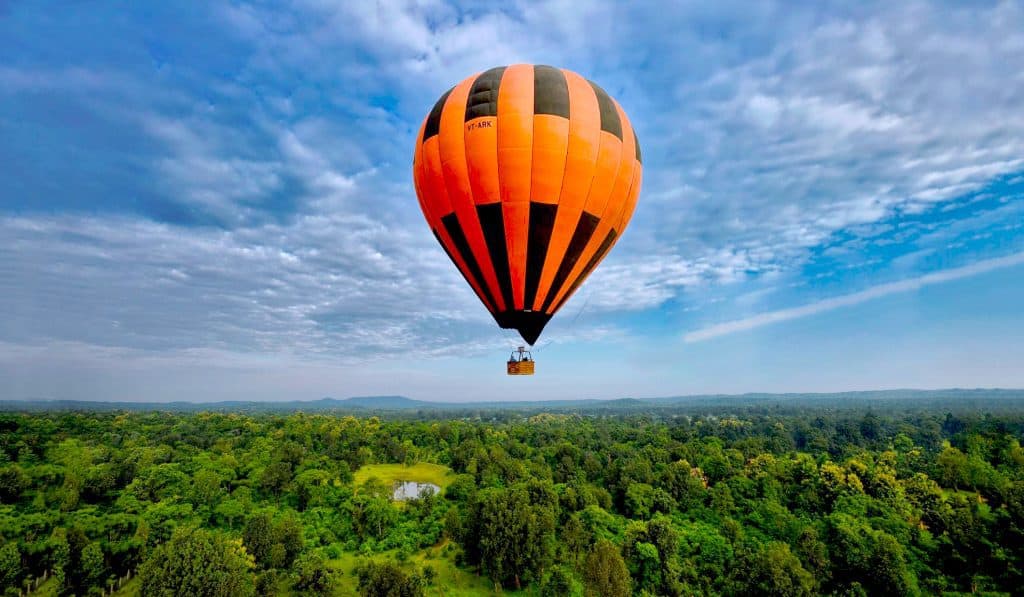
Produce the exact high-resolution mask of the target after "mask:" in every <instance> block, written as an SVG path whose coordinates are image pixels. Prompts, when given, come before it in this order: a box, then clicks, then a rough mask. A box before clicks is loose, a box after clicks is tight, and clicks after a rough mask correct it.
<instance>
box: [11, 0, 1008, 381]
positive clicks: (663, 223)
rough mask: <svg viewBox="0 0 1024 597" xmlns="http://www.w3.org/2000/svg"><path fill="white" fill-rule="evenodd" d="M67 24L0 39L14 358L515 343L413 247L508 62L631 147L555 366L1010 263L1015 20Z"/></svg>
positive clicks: (68, 18)
mask: <svg viewBox="0 0 1024 597" xmlns="http://www.w3.org/2000/svg"><path fill="white" fill-rule="evenodd" d="M65 8H66V10H63V9H62V11H61V12H60V13H59V14H58V13H53V12H52V11H48V10H44V9H40V8H38V7H32V6H28V5H26V4H17V5H15V6H13V7H12V8H11V9H10V11H9V14H7V15H6V16H5V19H4V20H3V21H2V22H0V36H2V37H3V38H5V39H8V40H10V41H11V44H10V46H9V47H11V48H18V49H17V50H15V51H13V52H11V53H8V54H7V55H6V56H5V57H2V58H0V291H2V293H0V310H2V311H3V312H4V313H5V317H4V318H3V319H2V320H0V340H3V341H6V342H8V343H10V344H11V345H24V346H36V347H39V346H46V345H47V344H48V343H80V344H82V345H88V346H97V347H107V348H110V349H118V350H128V351H138V354H139V355H141V356H140V358H143V357H146V355H152V354H154V353H159V352H160V351H204V350H213V351H224V352H225V353H232V354H287V355H294V357H295V358H296V359H297V360H299V361H301V360H302V359H304V358H308V359H317V358H331V359H341V360H352V361H353V362H355V361H362V360H377V361H379V360H387V359H392V358H396V357H398V356H400V355H410V354H427V355H435V356H436V355H444V354H451V353H459V354H465V353H466V352H467V351H468V352H470V353H474V352H486V351H488V350H490V349H491V348H493V347H494V346H495V345H499V346H502V347H503V346H504V345H505V344H507V343H508V342H510V341H512V339H509V338H508V335H507V334H505V333H504V332H501V331H496V329H495V326H494V325H493V322H492V321H491V320H490V319H489V316H488V315H487V314H486V312H485V311H484V310H483V308H482V307H481V306H479V304H478V303H477V301H476V299H475V297H474V296H473V295H472V293H471V292H470V291H469V290H468V288H467V287H466V285H465V283H464V282H463V281H462V280H461V278H460V277H459V276H458V274H457V273H456V272H455V271H454V268H452V267H451V266H450V264H448V263H447V260H446V258H445V257H444V255H443V253H442V252H441V250H440V249H439V248H438V247H437V246H436V244H435V243H434V241H433V239H432V237H431V236H430V234H429V231H427V229H426V227H425V225H424V224H423V222H422V217H421V215H420V214H419V212H418V208H417V206H416V201H415V198H414V194H413V190H412V187H411V175H410V173H409V162H410V160H411V145H412V142H413V138H414V135H415V132H416V130H417V128H418V126H419V123H420V120H421V119H422V118H423V116H424V115H425V113H426V111H427V110H428V109H429V107H430V105H432V103H433V101H434V99H435V98H436V97H437V95H439V94H440V93H441V92H442V91H444V90H445V89H447V88H448V87H449V86H450V85H451V84H453V83H454V82H456V81H458V80H461V79H462V78H464V77H465V76H467V75H468V74H470V73H472V72H475V71H480V70H483V69H486V68H488V67H490V66H493V65H496V64H508V63H514V62H520V61H523V62H537V63H550V64H557V65H560V66H565V67H567V68H572V69H574V70H577V71H579V72H582V73H584V74H586V75H587V76H588V77H590V78H592V79H594V80H596V81H598V82H600V83H601V84H602V85H603V86H604V87H605V88H606V89H608V90H609V91H610V92H611V93H612V95H614V96H615V97H616V98H617V99H618V100H619V101H620V102H621V103H622V104H623V106H624V107H625V109H626V110H627V111H628V112H629V113H630V115H631V119H632V120H633V122H634V123H635V125H636V126H637V129H638V132H639V136H640V140H641V143H642V144H643V146H644V155H645V183H644V185H645V186H644V192H643V195H642V198H641V202H640V205H639V207H638V210H637V214H636V217H635V219H634V222H633V224H632V225H631V228H630V230H629V231H628V233H627V234H626V235H625V237H624V238H623V240H622V242H620V243H619V245H618V246H617V247H616V250H615V251H614V252H613V254H612V255H611V256H610V257H609V259H608V260H607V261H606V263H605V264H604V265H603V266H602V268H600V269H599V270H598V271H597V272H596V273H595V274H594V276H593V277H592V279H591V280H590V281H589V283H588V284H587V285H586V286H585V287H584V289H583V290H582V291H581V293H580V296H579V297H577V298H576V299H575V300H574V301H573V302H571V303H569V306H568V307H567V308H566V313H569V315H566V314H564V313H563V314H562V319H564V318H566V317H568V316H570V315H572V316H573V317H579V315H580V313H581V312H582V311H584V310H582V309H581V308H582V306H583V305H586V309H585V312H584V313H583V316H582V317H579V319H580V321H579V323H578V324H576V323H575V320H574V322H573V323H574V325H571V326H570V325H567V323H568V322H566V321H559V320H556V322H555V323H554V324H553V327H552V330H553V331H560V332H561V333H563V334H565V336H563V341H573V339H580V340H584V339H587V338H597V337H609V335H610V336H616V337H623V336H628V335H630V334H642V333H643V332H641V331H637V330H634V329H630V323H628V322H629V321H631V320H629V319H628V318H630V317H648V318H666V320H667V321H672V322H673V324H678V325H683V326H687V327H688V328H689V329H695V330H696V331H693V332H690V333H688V334H687V335H686V339H687V340H689V341H696V340H701V339H706V338H710V337H714V336H716V335H720V334H723V333H730V332H733V331H738V330H741V329H749V328H751V327H754V326H757V325H763V324H766V323H771V322H774V321H781V320H786V319H792V318H794V317H799V316H803V315H806V314H810V313H817V312H821V311H824V310H828V309H834V308H837V307H840V306H843V305H846V304H853V303H851V302H850V301H853V302H861V301H862V300H867V299H869V298H872V297H873V296H878V294H877V293H878V292H881V293H883V294H888V293H890V292H897V291H899V289H905V288H911V287H914V285H915V284H930V283H934V282H935V281H939V280H940V278H941V276H943V275H948V274H949V272H971V271H975V270H976V269H977V268H984V267H988V266H987V265H986V264H992V263H1001V261H1000V259H1015V258H1017V257H1016V256H1017V255H1019V253H1017V251H1019V250H1020V249H1021V247H1022V241H1021V237H1022V234H1021V231H1020V226H1019V225H1017V226H1016V227H1014V226H1013V223H1012V222H1010V221H1008V220H1007V218H1016V217H1017V216H1019V215H1020V205H1021V202H1022V199H1021V193H1020V191H1019V189H1020V188H1021V186H1022V181H1021V180H1016V179H1015V178H1014V177H1018V176H1019V173H1020V172H1021V171H1024V158H1021V156H1024V113H1022V112H1021V110H1020V107H1021V106H1022V105H1024V76H1022V75H1021V73H1024V33H1022V31H1024V9H1022V7H1021V6H1020V4H1019V3H1015V2H994V3H983V4H974V5H971V6H970V7H959V6H955V5H949V4H945V3H938V2H935V3H931V2H909V3H861V4H857V5H856V6H851V5H847V4H843V3H839V4H835V5H831V4H826V5H820V4H819V3H807V4H801V3H795V4H794V3H773V2H762V3H756V4H750V3H746V2H743V3H731V2H725V3H718V4H715V5H714V6H710V5H707V6H705V5H692V6H690V5H673V6H654V5H645V4H644V3H624V4H615V3H589V2H567V1H564V0H557V1H550V2H535V3H534V2H529V3H528V2H517V3H514V4H513V5H511V6H510V7H508V8H503V9H492V8H481V7H479V6H477V5H476V4H472V3H470V4H465V5H463V4H459V3H451V2H445V1H442V0H429V1H424V2H385V3H360V2H337V3H336V2H326V1H314V0H309V1H303V2H296V3H293V4H290V5H288V6H285V5H281V4H273V3H271V4H267V3H260V2H256V3H248V2H231V3H220V2H213V3H209V4H207V5H204V7H203V9H201V10H199V11H198V12H190V13H189V14H184V13H181V11H180V10H178V9H176V8H174V7H172V6H168V7H160V8H152V9H151V10H150V9H147V10H142V9H128V10H125V11H119V12H118V13H117V14H113V13H110V12H108V11H107V9H104V8H102V7H95V6H79V5H74V4H72V5H68V6H66V7H65ZM86 32H88V33H86ZM54 39H59V40H61V42H60V43H57V44H54V43H51V41H52V40H54ZM1015 180H1016V181H1015ZM986 235H987V236H986ZM1007 255H1009V256H1008V257H1007ZM940 257H941V258H940ZM972 264H973V265H972ZM972 268H974V269H972ZM938 270H942V271H945V272H946V274H943V273H941V272H938ZM933 271H936V272H938V273H932V272H933ZM844 272H846V273H844ZM963 275H967V274H963ZM740 282H743V283H744V284H743V285H741V284H739V283H740ZM866 288H873V290H865V289H866ZM801 289H802V290H801ZM755 296H756V297H760V298H757V299H756V300H755V299H754V298H752V297H755ZM764 297H767V298H764ZM762 298H764V300H765V301H767V302H761V301H762ZM793 305H807V306H802V307H801V306H797V307H794V306H793ZM750 309H754V310H755V312H754V313H750V312H749V310H750ZM758 309H760V311H758ZM762 311H763V312H762ZM684 312H685V313H697V315H693V316H692V317H690V316H687V317H683V316H679V313H684ZM574 313H575V315H573V314H574ZM723 322H724V323H723ZM147 358H148V357H147ZM346 362H348V361H346Z"/></svg>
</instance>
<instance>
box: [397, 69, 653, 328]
mask: <svg viewBox="0 0 1024 597" xmlns="http://www.w3.org/2000/svg"><path fill="white" fill-rule="evenodd" d="M641 170H642V166H641V156H640V144H639V142H638V141H637V137H636V133H635V132H634V131H633V126H632V125H631V124H630V122H629V119H628V118H627V117H626V113H625V112H623V110H622V108H621V107H620V106H619V104H618V103H617V102H616V101H615V100H614V99H612V98H611V97H610V96H609V95H608V94H607V93H605V91H604V90H603V89H601V88H600V87H598V86H597V85H596V84H594V83H592V82H590V81H588V80H586V79H584V78H583V77H581V76H580V75H578V74H576V73H574V72H572V71H568V70H565V69H558V68H553V67H550V66H534V65H529V64H516V65H512V66H507V67H505V66H502V67H496V68H492V69H490V70H488V71H485V72H483V73H479V74H476V75H473V76H471V77H469V78H467V79H465V80H464V81H462V82H461V83H459V84H458V85H456V86H455V87H453V88H451V89H450V90H448V91H447V92H446V93H445V94H444V95H442V96H441V98H440V99H439V100H437V103H436V104H434V107H433V109H432V110H431V111H430V114H428V115H427V117H426V119H425V120H424V121H423V125H422V127H421V128H420V133H419V136H418V137H417V140H416V153H415V157H414V160H413V179H414V182H415V186H416V194H417V197H418V199H419V202H420V207H421V209H422V210H423V215H424V216H426V219H427V223H428V224H429V225H430V228H431V229H432V230H433V232H434V236H435V237H436V238H437V240H438V242H439V243H441V246H442V247H443V248H444V250H445V251H446V252H447V253H448V256H449V257H450V258H451V260H452V261H453V262H454V263H455V266H456V267H458V269H459V271H460V272H462V275H463V276H464V277H465V278H466V281H467V282H468V283H469V284H470V286H472V288H473V290H474V292H476V294H477V296H478V297H479V298H480V300H481V302H483V304H484V305H485V306H486V307H487V309H488V310H489V311H490V312H491V314H492V315H493V316H494V319H495V321H497V322H498V324H499V325H500V326H501V327H503V328H511V329H515V330H518V331H519V333H520V334H521V335H522V337H523V338H524V339H525V340H526V341H527V342H529V343H530V344H533V343H534V342H536V340H537V337H538V336H539V335H540V333H541V331H542V330H543V329H544V326H545V325H546V324H547V322H548V321H549V320H550V319H551V316H552V315H554V314H555V313H556V312H557V311H558V310H559V309H560V308H561V307H562V305H563V304H565V302H566V300H568V298H569V297H570V296H572V294H573V293H574V292H575V291H576V289H577V288H579V286H580V284H582V283H583V281H584V280H585V279H586V278H587V276H589V275H590V273H591V272H592V271H593V270H594V268H595V267H597V265H598V264H599V263H600V262H601V260H602V259H603V258H604V256H605V255H607V253H608V251H609V250H610V249H611V248H612V246H613V245H614V244H615V242H616V240H617V239H618V238H619V236H620V235H621V234H622V231H623V229H624V228H625V227H626V225H627V224H628V222H629V218H630V216H631V215H632V214H633V209H634V207H635V206H636V201H637V197H638V196H639V194H640V181H641Z"/></svg>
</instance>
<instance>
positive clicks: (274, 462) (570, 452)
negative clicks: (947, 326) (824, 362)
mask: <svg viewBox="0 0 1024 597" xmlns="http://www.w3.org/2000/svg"><path fill="white" fill-rule="evenodd" d="M1022 433H1024V411H1020V410H1016V411H1006V410H1004V411H999V412H993V413H989V414H986V413H985V412H982V411H974V412H970V411H958V412H952V411H949V410H939V409H935V408H930V407H929V408H922V409H920V410H914V409H884V408H883V409H870V408H869V409H859V410H842V409H831V408H824V407H823V408H817V409H809V408H804V409H792V410H774V409H763V408H762V409H759V408H744V409H734V410H731V411H714V410H706V411H705V412H696V411H692V412H681V411H679V410H674V409H671V408H664V409H652V410H651V411H650V412H645V413H632V412H630V413H611V412H598V413H588V412H585V411H580V412H561V413H551V412H536V413H527V412H494V413H490V414H481V413H476V414H468V413H460V414H458V415H454V414H444V413H434V414H423V413H419V414H413V413H405V414H403V415H401V416H398V415H395V416H389V415H388V414H387V413H382V414H379V415H369V414H367V415H361V416H352V415H341V414H331V413H301V412H294V413H250V414H233V413H226V412H216V413H214V412H200V413H170V412H91V413H90V412H54V413H0V587H2V590H0V593H3V594H4V595H26V594H30V595H142V596H149V595H183V594H189V595H192V596H196V597H200V596H205V595H210V596H229V595H231V596H234V595H243V596H244V595H307V594H311V595H368V596H418V595H489V594H494V593H512V594H523V595H539V596H548V595H552V596H554V595H559V596H561V595H588V596H589V595H601V596H620V595H673V596H674V595H787V596H788V595H844V596H853V595H955V594H959V593H964V594H967V593H971V594H990V595H996V594H1006V595H1010V594H1014V593H1017V594H1019V587H1020V586H1022V584H1024V578H1022V571H1024V561H1022V560H1024V449H1022V448H1021V445H1020V439H1021V436H1022ZM402 483H405V484H410V483H411V484H412V486H414V487H418V488H421V489H422V491H418V492H415V494H414V495H412V496H411V497H410V496H403V497H405V498H409V499H396V495H397V494H396V486H399V485H400V484H402ZM419 484H422V485H419Z"/></svg>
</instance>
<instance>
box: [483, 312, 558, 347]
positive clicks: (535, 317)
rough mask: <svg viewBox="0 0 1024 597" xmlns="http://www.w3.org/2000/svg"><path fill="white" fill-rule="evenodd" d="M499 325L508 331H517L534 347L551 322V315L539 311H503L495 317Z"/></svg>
mask: <svg viewBox="0 0 1024 597" xmlns="http://www.w3.org/2000/svg"><path fill="white" fill-rule="evenodd" d="M494 319H495V321H497V322H498V325H500V326H501V327H503V328H505V329H507V330H516V331H517V332H519V335H520V336H522V337H523V340H526V343H527V344H529V345H531V346H533V344H534V343H535V342H537V338H539V337H540V333H541V332H542V331H544V326H546V325H547V324H548V321H550V320H551V314H549V313H540V312H538V311H503V312H501V313H497V314H495V315H494Z"/></svg>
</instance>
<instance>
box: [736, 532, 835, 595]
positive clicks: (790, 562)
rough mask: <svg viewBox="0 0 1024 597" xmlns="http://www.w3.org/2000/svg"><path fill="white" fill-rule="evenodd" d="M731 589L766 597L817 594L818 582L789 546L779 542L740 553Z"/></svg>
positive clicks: (738, 592) (737, 592)
mask: <svg viewBox="0 0 1024 597" xmlns="http://www.w3.org/2000/svg"><path fill="white" fill-rule="evenodd" d="M730 576H731V577H732V578H731V583H730V585H731V589H732V591H733V592H735V593H736V594H742V595H763V596H765V597H789V596H793V597H800V596H804V595H806V596H810V595H816V594H817V591H816V588H817V587H816V583H815V581H814V577H813V576H811V573H810V572H808V571H807V570H805V569H804V567H803V566H802V565H801V564H800V560H799V559H798V558H797V557H796V556H795V555H793V553H792V552H791V551H790V549H789V545H787V544H785V543H781V542H778V541H775V542H772V543H769V544H768V545H763V546H756V547H754V548H753V549H747V550H743V551H741V552H740V557H739V561H738V562H735V563H734V565H733V566H731V575H730Z"/></svg>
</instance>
